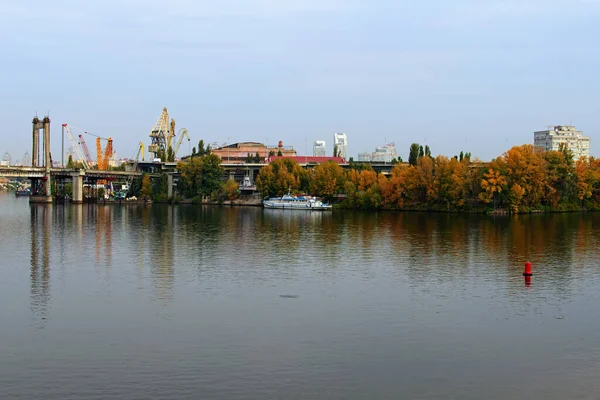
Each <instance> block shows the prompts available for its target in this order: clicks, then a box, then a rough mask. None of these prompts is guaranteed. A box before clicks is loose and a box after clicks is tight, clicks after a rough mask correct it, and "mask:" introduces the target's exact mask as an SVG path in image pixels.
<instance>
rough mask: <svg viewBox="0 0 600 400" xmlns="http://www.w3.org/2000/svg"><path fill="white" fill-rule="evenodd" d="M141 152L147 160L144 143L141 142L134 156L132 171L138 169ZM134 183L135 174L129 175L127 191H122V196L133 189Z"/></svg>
mask: <svg viewBox="0 0 600 400" xmlns="http://www.w3.org/2000/svg"><path fill="white" fill-rule="evenodd" d="M140 153H142V161H144V160H145V157H144V143H142V142H140V143H139V144H138V148H137V150H136V152H135V155H134V156H133V164H132V169H131V171H132V172H135V171H137V166H138V162H139V161H140ZM132 185H133V175H129V176H128V177H127V190H126V191H122V192H121V194H120V197H123V198H124V197H125V195H126V192H129V191H131V186H132Z"/></svg>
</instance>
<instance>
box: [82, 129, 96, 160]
mask: <svg viewBox="0 0 600 400" xmlns="http://www.w3.org/2000/svg"><path fill="white" fill-rule="evenodd" d="M86 133H87V132H86ZM79 144H80V145H81V148H82V149H83V154H85V160H86V161H87V163H88V164H89V165H92V164H93V162H94V161H92V156H91V155H90V151H89V150H88V147H87V144H86V143H85V139H84V138H83V135H81V134H79Z"/></svg>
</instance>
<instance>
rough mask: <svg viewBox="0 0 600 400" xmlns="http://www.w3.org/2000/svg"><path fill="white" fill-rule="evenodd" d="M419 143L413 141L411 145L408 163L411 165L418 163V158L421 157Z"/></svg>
mask: <svg viewBox="0 0 600 400" xmlns="http://www.w3.org/2000/svg"><path fill="white" fill-rule="evenodd" d="M420 147H421V146H419V143H413V144H411V145H410V150H409V153H408V163H409V164H410V165H413V166H415V165H417V159H418V158H419V148H420Z"/></svg>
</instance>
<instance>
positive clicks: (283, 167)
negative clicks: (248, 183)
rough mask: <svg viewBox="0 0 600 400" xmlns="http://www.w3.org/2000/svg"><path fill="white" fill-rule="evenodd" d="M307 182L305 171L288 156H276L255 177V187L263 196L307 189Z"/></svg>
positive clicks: (280, 194)
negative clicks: (276, 157)
mask: <svg viewBox="0 0 600 400" xmlns="http://www.w3.org/2000/svg"><path fill="white" fill-rule="evenodd" d="M308 183H309V182H308V179H307V173H306V171H305V170H304V169H302V167H301V166H300V164H298V163H297V162H296V161H294V160H292V159H289V158H278V159H277V160H274V161H273V162H271V163H270V164H269V165H266V166H264V167H262V168H261V169H260V172H259V173H258V176H257V178H256V187H257V189H258V190H259V191H260V192H261V193H262V194H263V195H264V196H275V195H276V196H282V195H283V194H285V193H287V192H288V191H296V192H297V191H300V190H307V189H308Z"/></svg>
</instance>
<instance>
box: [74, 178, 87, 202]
mask: <svg viewBox="0 0 600 400" xmlns="http://www.w3.org/2000/svg"><path fill="white" fill-rule="evenodd" d="M71 176H72V177H73V197H72V198H71V201H72V202H73V203H75V204H81V203H83V177H84V176H85V172H83V171H78V172H74V173H73V174H71Z"/></svg>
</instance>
